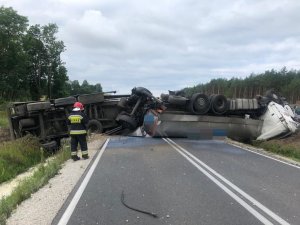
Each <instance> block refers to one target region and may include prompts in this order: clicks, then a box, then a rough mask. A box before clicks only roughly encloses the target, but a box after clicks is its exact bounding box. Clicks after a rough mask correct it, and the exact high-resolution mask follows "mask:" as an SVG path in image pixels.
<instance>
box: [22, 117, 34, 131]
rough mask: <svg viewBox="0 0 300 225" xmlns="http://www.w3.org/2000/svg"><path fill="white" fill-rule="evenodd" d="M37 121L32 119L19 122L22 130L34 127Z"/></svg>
mask: <svg viewBox="0 0 300 225" xmlns="http://www.w3.org/2000/svg"><path fill="white" fill-rule="evenodd" d="M34 126H35V121H34V119H32V118H26V119H21V120H19V128H20V130H22V129H23V128H28V127H34Z"/></svg>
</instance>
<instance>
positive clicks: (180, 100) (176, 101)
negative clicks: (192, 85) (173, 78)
mask: <svg viewBox="0 0 300 225" xmlns="http://www.w3.org/2000/svg"><path fill="white" fill-rule="evenodd" d="M168 101H169V103H171V104H173V105H185V104H186V102H187V98H185V97H182V96H175V95H169V99H168Z"/></svg>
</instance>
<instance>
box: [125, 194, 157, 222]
mask: <svg viewBox="0 0 300 225" xmlns="http://www.w3.org/2000/svg"><path fill="white" fill-rule="evenodd" d="M121 202H122V203H123V205H124V206H126V207H127V208H129V209H131V210H134V211H137V212H140V213H144V214H147V215H149V216H152V217H154V218H157V217H158V216H157V214H156V213H152V212H147V211H144V210H140V209H136V208H133V207H131V206H129V205H127V204H126V203H125V194H124V190H122V194H121Z"/></svg>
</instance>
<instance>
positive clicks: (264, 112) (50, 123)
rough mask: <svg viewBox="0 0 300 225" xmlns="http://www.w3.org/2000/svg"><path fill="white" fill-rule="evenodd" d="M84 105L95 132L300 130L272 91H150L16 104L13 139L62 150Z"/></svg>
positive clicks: (248, 135) (235, 134)
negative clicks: (70, 122) (78, 105)
mask: <svg viewBox="0 0 300 225" xmlns="http://www.w3.org/2000/svg"><path fill="white" fill-rule="evenodd" d="M76 101H80V102H82V103H83V104H84V106H85V113H86V114H87V116H88V118H89V124H88V129H89V130H90V131H91V132H96V133H103V132H104V133H106V134H121V135H122V134H123V135H128V134H130V133H132V132H134V131H135V130H136V129H141V130H142V133H143V134H142V135H146V134H148V135H149V136H152V137H187V138H200V139H207V138H212V137H215V136H228V137H230V138H232V139H235V140H239V141H245V140H253V139H258V140H267V139H270V138H273V137H278V136H280V135H288V134H291V133H294V132H296V131H297V129H298V127H299V123H298V122H296V120H295V119H293V115H291V113H290V111H289V110H288V109H289V106H288V104H287V103H286V102H284V101H282V99H280V98H278V97H277V95H275V94H274V93H267V94H266V96H259V97H257V98H253V99H227V98H226V97H225V96H223V95H210V96H208V95H206V94H204V93H195V94H193V95H192V96H191V97H190V98H187V97H184V96H183V93H182V92H169V94H162V95H161V98H156V97H154V96H153V94H152V93H151V92H150V91H149V90H148V89H146V88H143V87H136V88H133V89H132V92H131V94H130V95H114V94H111V93H95V94H87V95H77V96H70V97H66V98H59V99H54V100H50V101H45V102H17V103H11V104H10V106H9V107H8V119H9V124H10V132H11V138H12V139H15V138H19V137H22V136H24V135H26V134H28V133H30V134H32V135H35V136H38V137H39V139H40V142H41V144H42V146H44V147H45V148H48V149H55V148H58V147H59V145H60V140H61V138H64V137H68V127H67V116H68V114H69V113H70V111H71V110H72V105H73V104H74V103H75V102H76Z"/></svg>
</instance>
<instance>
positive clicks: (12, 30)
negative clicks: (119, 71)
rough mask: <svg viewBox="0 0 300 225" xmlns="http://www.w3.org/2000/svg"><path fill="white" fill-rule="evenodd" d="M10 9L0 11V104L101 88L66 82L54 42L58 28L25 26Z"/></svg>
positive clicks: (60, 48) (61, 46)
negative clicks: (0, 102) (1, 102)
mask: <svg viewBox="0 0 300 225" xmlns="http://www.w3.org/2000/svg"><path fill="white" fill-rule="evenodd" d="M28 22H29V21H28V18H27V17H25V16H22V15H19V14H18V13H17V12H16V11H15V10H14V9H13V8H11V7H8V8H6V7H4V6H1V7H0V101H13V100H18V101H20V100H39V99H40V98H41V97H42V96H46V97H47V98H49V99H52V98H59V97H65V96H68V95H76V94H82V93H92V92H101V91H102V87H101V84H96V85H91V84H89V83H88V82H87V81H86V80H84V81H83V83H82V84H80V83H79V82H78V81H77V80H75V81H70V80H69V77H68V75H67V69H66V67H65V63H64V62H63V61H62V60H61V54H62V53H63V52H64V51H65V45H64V42H63V41H61V40H57V38H56V34H57V33H58V26H57V25H56V24H54V23H49V24H47V25H44V26H41V25H39V24H36V25H31V26H29V25H28Z"/></svg>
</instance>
